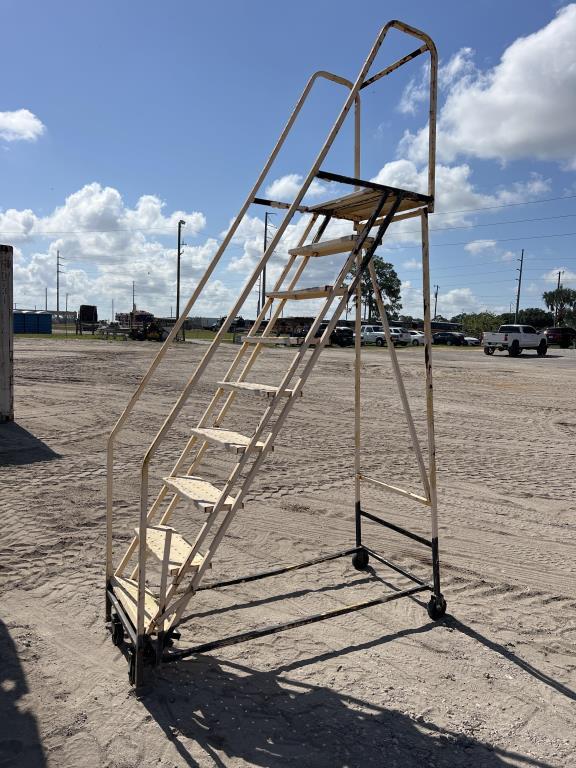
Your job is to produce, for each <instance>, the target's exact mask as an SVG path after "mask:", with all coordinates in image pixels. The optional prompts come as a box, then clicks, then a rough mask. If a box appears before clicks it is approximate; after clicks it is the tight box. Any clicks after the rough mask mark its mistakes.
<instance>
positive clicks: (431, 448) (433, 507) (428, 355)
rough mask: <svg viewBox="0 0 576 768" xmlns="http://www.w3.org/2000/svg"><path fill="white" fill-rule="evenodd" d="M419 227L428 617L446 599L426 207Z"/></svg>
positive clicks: (440, 608)
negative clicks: (430, 589)
mask: <svg viewBox="0 0 576 768" xmlns="http://www.w3.org/2000/svg"><path fill="white" fill-rule="evenodd" d="M421 226H422V292H423V294H424V332H425V334H426V346H425V348H424V352H425V361H426V421H427V427H428V429H427V433H428V474H429V483H430V523H431V529H432V530H431V533H432V579H433V584H434V592H433V594H432V597H431V598H430V603H429V604H428V614H429V615H430V618H432V619H434V620H436V619H440V618H442V616H443V615H444V614H445V612H446V600H445V599H444V596H443V595H442V590H441V585H440V555H439V548H438V501H437V492H436V440H435V436H434V392H433V384H432V320H431V316H430V253H429V251H430V248H429V240H428V210H427V209H423V210H422V213H421Z"/></svg>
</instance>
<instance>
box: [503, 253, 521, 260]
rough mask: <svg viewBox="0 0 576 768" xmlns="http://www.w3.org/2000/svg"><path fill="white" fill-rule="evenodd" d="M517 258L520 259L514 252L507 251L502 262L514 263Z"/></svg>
mask: <svg viewBox="0 0 576 768" xmlns="http://www.w3.org/2000/svg"><path fill="white" fill-rule="evenodd" d="M517 257H518V254H516V253H514V251H505V252H504V253H503V254H502V256H501V257H500V258H501V259H502V261H512V260H513V259H515V258H517Z"/></svg>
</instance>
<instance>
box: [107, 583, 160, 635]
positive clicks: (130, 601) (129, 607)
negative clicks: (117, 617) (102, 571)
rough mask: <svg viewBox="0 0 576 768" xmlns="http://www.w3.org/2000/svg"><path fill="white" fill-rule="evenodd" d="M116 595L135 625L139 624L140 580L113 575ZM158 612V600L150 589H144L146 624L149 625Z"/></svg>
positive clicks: (112, 584) (113, 587)
mask: <svg viewBox="0 0 576 768" xmlns="http://www.w3.org/2000/svg"><path fill="white" fill-rule="evenodd" d="M111 586H112V589H113V590H114V596H115V597H116V599H117V600H118V602H119V603H120V605H121V606H122V608H123V609H124V612H125V613H126V615H127V616H128V618H129V619H130V621H131V622H132V624H133V625H134V627H136V626H137V624H138V582H137V581H135V580H134V579H126V578H124V576H112V579H111ZM157 613H158V601H157V599H156V598H155V597H154V595H153V594H152V592H150V591H149V590H148V589H146V590H145V591H144V617H145V618H144V624H145V625H148V624H150V622H151V621H152V619H153V618H154V616H156V614H157Z"/></svg>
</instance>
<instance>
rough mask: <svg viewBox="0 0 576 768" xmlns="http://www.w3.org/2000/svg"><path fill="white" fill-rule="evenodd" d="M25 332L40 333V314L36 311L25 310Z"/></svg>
mask: <svg viewBox="0 0 576 768" xmlns="http://www.w3.org/2000/svg"><path fill="white" fill-rule="evenodd" d="M23 314H24V332H25V333H38V315H37V314H36V312H24V313H23Z"/></svg>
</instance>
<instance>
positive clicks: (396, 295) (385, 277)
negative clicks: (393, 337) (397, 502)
mask: <svg viewBox="0 0 576 768" xmlns="http://www.w3.org/2000/svg"><path fill="white" fill-rule="evenodd" d="M372 263H373V264H374V269H375V270H376V279H377V282H378V285H379V287H380V290H381V291H382V294H383V299H384V305H385V307H386V311H387V313H388V316H389V317H391V318H392V319H393V320H396V319H397V317H398V312H399V311H400V310H401V309H402V301H401V298H400V288H401V282H400V278H399V277H398V275H397V274H396V270H395V269H394V267H393V266H392V264H389V263H388V262H387V261H384V259H382V258H380V256H374V258H373V259H372ZM351 274H352V276H354V275H355V274H356V267H355V266H354V267H353V268H352V270H351ZM360 285H361V289H362V303H363V305H364V314H365V317H367V318H368V319H370V318H371V317H376V316H377V315H378V307H377V306H376V299H375V298H374V288H373V287H372V280H371V278H370V272H369V271H368V270H366V271H365V272H364V274H363V275H362V277H361V279H360Z"/></svg>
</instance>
